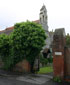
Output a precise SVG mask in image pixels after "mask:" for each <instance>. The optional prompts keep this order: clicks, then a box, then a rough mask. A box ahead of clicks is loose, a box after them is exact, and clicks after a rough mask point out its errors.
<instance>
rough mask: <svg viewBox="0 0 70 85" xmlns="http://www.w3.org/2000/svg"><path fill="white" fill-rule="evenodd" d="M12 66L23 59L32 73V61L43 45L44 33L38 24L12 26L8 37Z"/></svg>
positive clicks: (24, 23)
mask: <svg viewBox="0 0 70 85" xmlns="http://www.w3.org/2000/svg"><path fill="white" fill-rule="evenodd" d="M10 39H11V45H12V51H13V52H12V53H13V56H14V57H13V58H14V65H15V64H16V63H18V62H20V61H22V60H23V59H27V60H28V61H29V62H30V64H31V71H33V65H34V60H35V58H36V57H37V56H38V54H39V53H40V51H41V50H42V47H43V46H44V45H45V39H46V35H45V31H44V30H43V28H42V26H41V25H40V24H37V23H34V22H29V21H27V22H22V23H17V24H15V25H14V31H13V33H12V34H11V36H10Z"/></svg>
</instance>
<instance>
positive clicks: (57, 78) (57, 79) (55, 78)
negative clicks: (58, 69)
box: [53, 77, 62, 82]
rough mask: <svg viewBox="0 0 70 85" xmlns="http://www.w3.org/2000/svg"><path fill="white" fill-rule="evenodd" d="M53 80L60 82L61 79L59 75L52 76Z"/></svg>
mask: <svg viewBox="0 0 70 85" xmlns="http://www.w3.org/2000/svg"><path fill="white" fill-rule="evenodd" d="M53 81H55V82H62V80H61V78H60V77H54V78H53Z"/></svg>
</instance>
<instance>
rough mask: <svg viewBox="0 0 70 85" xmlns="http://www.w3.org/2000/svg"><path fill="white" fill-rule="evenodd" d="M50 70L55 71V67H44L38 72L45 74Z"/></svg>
mask: <svg viewBox="0 0 70 85" xmlns="http://www.w3.org/2000/svg"><path fill="white" fill-rule="evenodd" d="M50 72H53V67H42V68H40V71H39V72H38V74H45V73H50Z"/></svg>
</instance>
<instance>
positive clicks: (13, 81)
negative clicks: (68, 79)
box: [0, 76, 70, 85]
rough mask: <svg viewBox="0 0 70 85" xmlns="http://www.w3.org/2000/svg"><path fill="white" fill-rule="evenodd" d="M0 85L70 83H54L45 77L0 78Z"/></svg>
mask: <svg viewBox="0 0 70 85" xmlns="http://www.w3.org/2000/svg"><path fill="white" fill-rule="evenodd" d="M0 85H70V83H55V82H53V81H51V80H50V79H49V78H47V76H40V77H39V78H38V77H33V76H19V77H11V76H10V77H9V76H8V77H5V76H0Z"/></svg>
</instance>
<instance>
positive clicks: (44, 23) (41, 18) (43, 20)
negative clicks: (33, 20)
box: [39, 5, 51, 49]
mask: <svg viewBox="0 0 70 85" xmlns="http://www.w3.org/2000/svg"><path fill="white" fill-rule="evenodd" d="M39 23H40V24H41V25H42V27H43V29H44V30H45V33H46V35H47V39H46V40H45V43H46V45H45V46H44V47H43V49H46V48H48V49H49V48H50V44H51V42H50V35H49V31H48V19H47V9H46V6H45V5H43V6H42V8H41V9H40V14H39Z"/></svg>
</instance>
